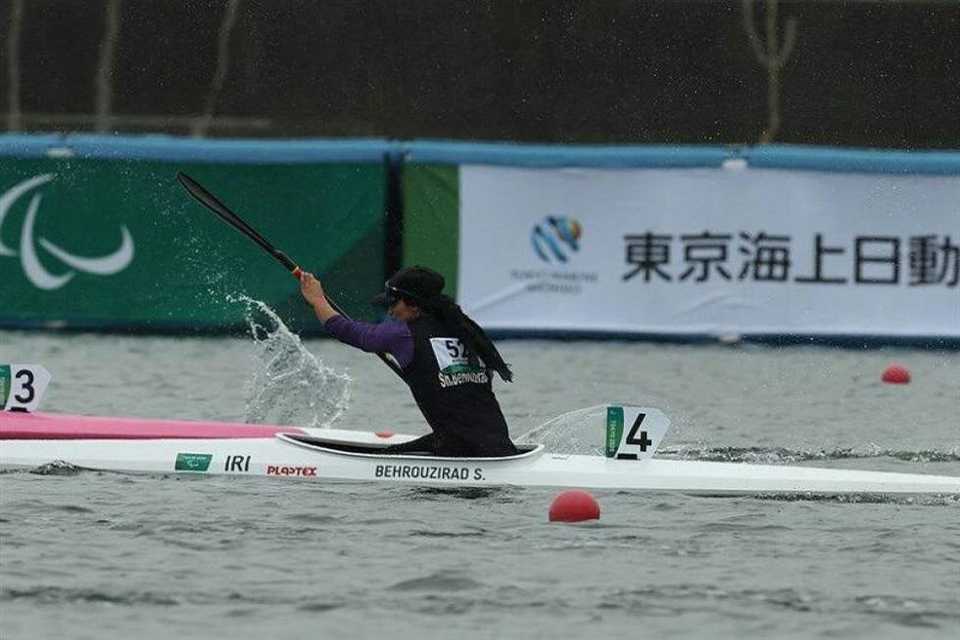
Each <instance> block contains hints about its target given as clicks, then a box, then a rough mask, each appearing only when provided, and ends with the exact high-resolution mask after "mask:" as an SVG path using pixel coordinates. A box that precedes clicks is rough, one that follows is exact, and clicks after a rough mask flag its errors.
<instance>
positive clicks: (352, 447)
mask: <svg viewBox="0 0 960 640" xmlns="http://www.w3.org/2000/svg"><path fill="white" fill-rule="evenodd" d="M276 437H277V439H279V440H282V441H283V442H286V443H288V444H292V445H296V446H298V447H303V448H306V449H313V450H316V451H322V452H323V453H332V454H337V455H345V456H362V457H376V458H387V457H388V458H391V459H395V458H411V457H412V458H419V459H424V458H428V459H430V460H457V461H461V462H462V461H466V460H483V461H491V460H520V459H529V458H535V457H537V456H539V455H540V454H541V453H543V445H542V444H518V445H517V453H516V454H515V455H512V456H499V457H483V458H479V457H478V458H450V457H442V456H435V455H433V454H431V453H429V452H426V451H424V452H416V451H415V452H404V453H400V454H398V453H386V452H385V451H384V450H385V449H386V448H387V447H388V446H390V445H389V444H388V443H385V442H384V443H380V442H358V441H350V440H346V439H343V438H335V437H323V436H316V435H304V434H299V433H278V434H277V436H276Z"/></svg>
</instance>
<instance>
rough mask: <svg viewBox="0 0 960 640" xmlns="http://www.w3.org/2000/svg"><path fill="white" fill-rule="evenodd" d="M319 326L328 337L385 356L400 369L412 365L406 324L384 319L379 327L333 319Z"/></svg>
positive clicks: (410, 339)
mask: <svg viewBox="0 0 960 640" xmlns="http://www.w3.org/2000/svg"><path fill="white" fill-rule="evenodd" d="M323 327H324V328H325V329H326V330H327V332H328V333H330V335H332V336H333V337H334V338H336V339H337V340H339V341H340V342H344V343H346V344H349V345H350V346H351V347H356V348H358V349H362V350H363V351H367V352H369V353H389V354H390V355H392V356H393V357H394V358H395V359H396V361H397V364H399V365H400V368H401V369H402V368H405V367H406V366H407V365H408V364H410V363H411V362H413V334H412V333H410V327H408V326H407V323H406V322H400V321H399V320H386V321H384V322H381V323H380V324H372V323H370V322H360V321H359V320H350V319H349V318H344V317H343V316H340V315H337V316H333V317H332V318H330V319H329V320H327V321H326V322H325V323H324V324H323Z"/></svg>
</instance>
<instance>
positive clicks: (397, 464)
mask: <svg viewBox="0 0 960 640" xmlns="http://www.w3.org/2000/svg"><path fill="white" fill-rule="evenodd" d="M604 426H606V445H607V451H606V453H607V456H602V455H561V454H556V453H551V452H548V451H545V450H544V447H543V445H535V444H534V445H523V446H520V447H519V449H520V453H519V454H518V455H515V456H510V457H504V458H441V457H436V456H429V455H396V454H386V453H384V452H383V448H384V447H386V446H388V445H390V444H396V443H400V442H406V441H409V440H411V439H412V438H413V437H414V436H410V435H401V434H389V433H382V432H381V433H369V432H361V431H348V430H339V429H308V428H300V427H278V426H265V425H247V424H235V423H219V422H187V421H170V420H145V419H137V418H97V417H85V416H69V415H58V414H32V413H21V412H17V413H11V412H0V467H2V468H34V467H38V466H41V465H44V464H46V463H51V462H63V463H68V464H70V465H74V466H76V467H80V468H85V469H97V470H105V471H118V472H146V473H182V474H223V475H236V476H272V477H284V478H301V479H304V480H313V481H324V482H328V481H356V482H390V483H408V484H417V485H439V486H451V487H492V486H521V487H578V488H586V489H625V490H637V491H680V492H686V493H693V494H774V493H781V494H782V493H789V494H808V493H809V494H849V493H880V494H960V477H951V476H941V475H925V474H906V473H889V472H880V471H861V470H845V469H825V468H816V467H799V466H780V465H755V464H740V463H729V462H703V461H691V460H671V459H658V458H654V457H653V454H654V452H655V451H656V448H657V446H659V443H660V441H661V440H662V439H663V436H664V434H665V433H666V430H667V428H668V426H669V420H668V419H667V418H666V416H665V415H663V413H661V412H660V411H658V410H657V409H655V408H649V407H646V408H645V407H625V406H611V407H609V408H608V410H607V422H606V425H602V424H600V425H597V430H598V440H599V439H600V438H602V437H603V435H602V434H603V428H604Z"/></svg>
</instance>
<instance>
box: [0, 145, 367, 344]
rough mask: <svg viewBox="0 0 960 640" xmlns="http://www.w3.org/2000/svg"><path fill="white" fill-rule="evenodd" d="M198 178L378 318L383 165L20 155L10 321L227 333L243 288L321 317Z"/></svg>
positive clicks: (12, 222)
mask: <svg viewBox="0 0 960 640" xmlns="http://www.w3.org/2000/svg"><path fill="white" fill-rule="evenodd" d="M177 171H183V172H185V173H188V174H190V175H191V176H193V177H194V178H196V179H197V180H198V181H199V182H200V183H201V184H203V185H204V186H205V187H207V188H208V189H209V190H210V191H211V192H213V193H214V194H216V195H217V196H218V197H220V198H221V199H222V200H223V201H224V202H226V203H227V205H229V206H230V207H231V208H233V209H234V210H235V211H236V212H237V213H238V214H240V215H241V216H242V217H244V218H245V219H246V220H247V221H248V222H249V223H250V225H251V226H253V227H254V228H255V229H257V230H258V231H260V232H261V233H262V234H263V235H264V236H265V237H266V238H267V239H268V240H270V241H271V242H272V243H273V244H274V245H275V246H277V247H278V248H279V249H281V250H283V251H284V252H286V253H287V254H288V255H289V256H290V257H291V258H293V259H294V260H295V261H297V262H299V264H301V265H302V266H303V267H304V268H305V269H308V270H311V271H314V272H316V273H317V274H319V275H320V276H322V278H323V282H324V285H325V286H326V288H327V291H328V293H329V294H330V295H331V297H333V298H334V299H335V300H337V301H338V302H339V303H341V304H342V306H343V307H344V308H345V310H346V311H347V312H348V313H350V314H351V315H354V316H356V317H359V318H367V319H373V318H374V317H375V316H376V311H375V309H374V308H373V307H371V306H370V305H369V298H370V297H371V296H372V295H373V294H374V293H376V292H377V291H379V290H380V289H382V287H383V273H384V258H383V243H384V215H383V203H384V168H383V166H382V164H378V163H372V164H361V163H356V164H336V163H331V164H326V163H319V164H257V165H252V164H201V163H196V164H189V163H175V162H158V161H134V160H101V159H80V158H64V159H13V158H5V159H4V160H3V162H2V164H0V274H2V275H0V300H2V306H0V323H2V324H4V325H6V326H36V325H43V326H74V327H90V328H109V327H132V328H138V329H145V330H167V329H174V330H177V329H183V330H191V329H200V330H204V329H222V328H226V327H232V326H240V325H242V324H243V323H244V320H243V318H244V314H245V306H244V304H242V303H239V302H236V301H235V300H236V299H237V297H238V296H241V295H245V296H249V297H251V298H254V299H257V300H262V301H263V302H266V303H267V304H268V305H270V306H271V307H273V308H274V309H276V310H277V311H278V313H279V314H280V316H281V317H282V318H283V319H284V320H285V321H287V322H289V323H290V324H291V326H292V327H294V328H296V329H302V328H305V327H313V328H316V327H318V326H319V323H318V322H317V321H316V319H315V318H314V317H313V313H312V310H311V309H309V307H307V306H306V304H305V303H304V302H303V300H302V298H301V297H300V293H299V288H298V285H297V282H296V280H294V278H293V277H292V276H291V275H290V274H289V273H287V272H286V271H284V269H283V268H282V267H281V266H279V265H278V264H277V263H275V262H274V261H273V259H272V258H271V257H269V256H268V255H267V254H265V253H264V252H263V251H262V250H261V249H259V248H258V247H257V246H256V245H254V244H253V243H252V242H250V240H248V239H247V238H245V237H244V236H242V235H241V234H240V233H238V232H237V231H236V230H234V229H233V228H231V227H228V226H227V225H225V224H224V223H223V222H221V221H220V220H219V219H218V218H217V217H216V216H214V215H213V214H211V213H210V212H209V211H207V210H206V209H205V208H203V207H202V206H200V205H199V204H198V203H197V202H196V201H194V200H193V199H192V198H190V197H189V196H188V195H187V193H186V192H185V191H184V190H183V189H182V187H181V186H180V185H179V184H178V183H177V181H176V173H177Z"/></svg>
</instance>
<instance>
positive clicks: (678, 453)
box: [657, 445, 960, 464]
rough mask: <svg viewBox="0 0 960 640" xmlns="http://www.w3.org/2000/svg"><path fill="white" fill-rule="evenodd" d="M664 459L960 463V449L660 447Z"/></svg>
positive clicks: (788, 462) (789, 462)
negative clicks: (886, 459) (879, 459)
mask: <svg viewBox="0 0 960 640" xmlns="http://www.w3.org/2000/svg"><path fill="white" fill-rule="evenodd" d="M657 453H658V454H662V455H663V456H665V457H670V458H675V459H679V460H707V461H711V462H747V463H752V464H792V463H797V462H809V461H817V460H856V459H865V458H894V459H897V460H901V461H903V462H915V463H928V462H960V448H954V449H948V450H942V451H939V450H935V449H924V450H919V451H911V450H899V449H883V448H880V447H878V446H876V445H867V446H863V447H849V448H837V449H829V450H827V449H787V448H784V447H700V446H695V445H678V446H675V447H662V448H660V449H659V450H658V451H657Z"/></svg>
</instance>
